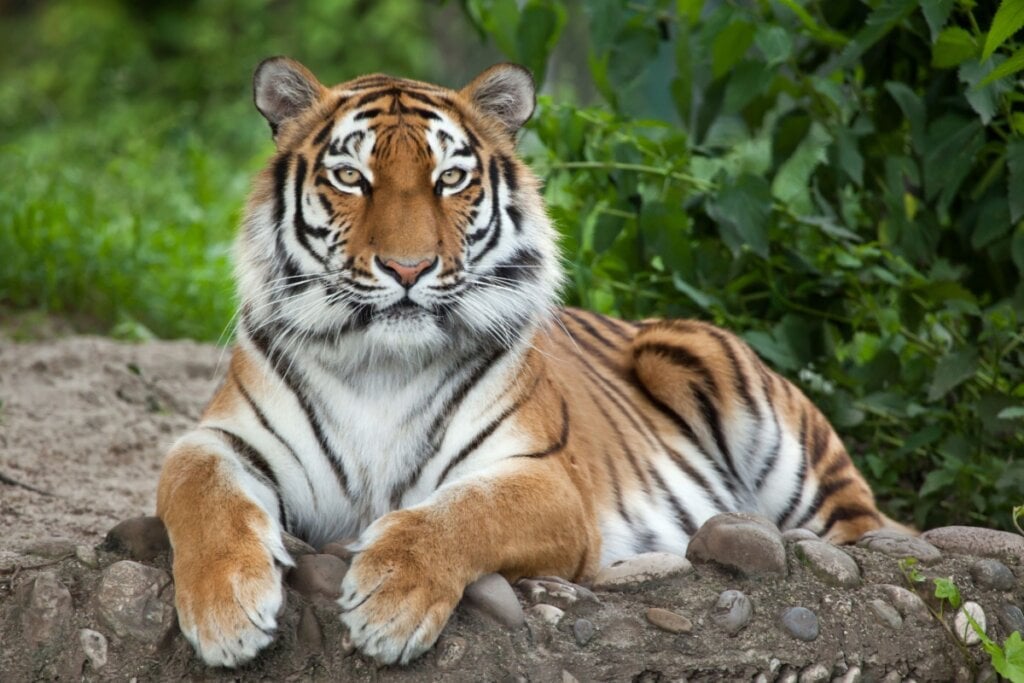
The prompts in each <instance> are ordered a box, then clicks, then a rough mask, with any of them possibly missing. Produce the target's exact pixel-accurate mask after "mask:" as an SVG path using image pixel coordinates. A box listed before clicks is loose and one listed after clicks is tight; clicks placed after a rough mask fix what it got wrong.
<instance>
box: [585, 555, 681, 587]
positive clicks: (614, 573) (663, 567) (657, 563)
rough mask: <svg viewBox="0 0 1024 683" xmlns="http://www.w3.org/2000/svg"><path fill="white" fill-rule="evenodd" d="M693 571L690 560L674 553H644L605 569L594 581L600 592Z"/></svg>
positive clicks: (614, 563) (612, 564)
mask: <svg viewBox="0 0 1024 683" xmlns="http://www.w3.org/2000/svg"><path fill="white" fill-rule="evenodd" d="M691 571H693V565H692V564H690V562H689V560H687V559H686V558H685V557H683V556H681V555H676V554H674V553H642V554H640V555H636V556H634V557H631V558H628V559H625V560H619V561H618V562H613V563H611V564H610V565H608V566H607V567H603V568H602V569H601V571H599V572H598V573H597V577H596V578H595V579H594V588H596V589H598V590H616V589H623V588H629V587H632V586H638V585H640V584H642V583H646V582H648V581H656V580H658V579H664V578H666V577H669V576H677V575H680V574H688V573H690V572H691Z"/></svg>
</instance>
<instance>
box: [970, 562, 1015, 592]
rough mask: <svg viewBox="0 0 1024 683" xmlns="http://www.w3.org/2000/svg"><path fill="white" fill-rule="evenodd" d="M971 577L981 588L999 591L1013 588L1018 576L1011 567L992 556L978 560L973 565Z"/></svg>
mask: <svg viewBox="0 0 1024 683" xmlns="http://www.w3.org/2000/svg"><path fill="white" fill-rule="evenodd" d="M971 578H973V579H974V583H976V584H977V585H978V586H980V587H981V588H991V589H993V590H997V591H1008V590H1013V588H1014V587H1015V586H1016V585H1017V578H1016V577H1015V576H1014V575H1013V572H1011V571H1010V568H1009V567H1007V566H1006V565H1005V564H1003V563H1002V562H1000V561H999V560H993V559H990V558H985V559H981V560H978V561H977V562H975V563H974V564H972V565H971Z"/></svg>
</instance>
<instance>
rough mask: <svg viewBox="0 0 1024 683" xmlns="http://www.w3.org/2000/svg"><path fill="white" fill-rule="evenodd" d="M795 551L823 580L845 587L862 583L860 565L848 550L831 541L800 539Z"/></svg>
mask: <svg viewBox="0 0 1024 683" xmlns="http://www.w3.org/2000/svg"><path fill="white" fill-rule="evenodd" d="M793 551H794V553H796V556H797V558H799V559H800V560H802V561H803V562H804V563H805V564H806V565H807V567H808V568H809V569H810V570H811V572H813V573H814V575H815V576H817V577H818V578H819V579H821V580H822V581H823V582H825V583H827V584H829V585H832V586H841V587H843V588H856V587H857V586H859V585H860V567H858V566H857V563H856V562H855V561H854V559H853V558H852V557H850V556H849V555H848V554H846V552H844V551H843V550H840V549H839V548H837V547H836V546H834V545H832V544H831V543H828V542H826V541H798V542H797V543H796V545H795V546H793Z"/></svg>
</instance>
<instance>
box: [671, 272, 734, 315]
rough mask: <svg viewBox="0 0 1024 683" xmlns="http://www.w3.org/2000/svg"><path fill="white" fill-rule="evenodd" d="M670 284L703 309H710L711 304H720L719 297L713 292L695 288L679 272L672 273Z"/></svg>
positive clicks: (719, 305)
mask: <svg viewBox="0 0 1024 683" xmlns="http://www.w3.org/2000/svg"><path fill="white" fill-rule="evenodd" d="M672 284H673V286H675V288H676V289H678V290H679V291H680V292H682V293H683V294H685V295H686V296H688V297H689V298H690V300H691V301H693V303H695V304H697V305H698V306H700V307H701V309H703V310H705V311H707V310H710V309H711V307H712V306H718V307H721V305H722V301H721V299H719V298H718V297H716V296H714V295H713V294H708V293H707V292H704V291H702V290H699V289H697V288H696V287H694V286H693V285H691V284H690V283H689V282H687V281H686V280H684V279H683V277H682V276H681V275H680V274H679V273H673V274H672Z"/></svg>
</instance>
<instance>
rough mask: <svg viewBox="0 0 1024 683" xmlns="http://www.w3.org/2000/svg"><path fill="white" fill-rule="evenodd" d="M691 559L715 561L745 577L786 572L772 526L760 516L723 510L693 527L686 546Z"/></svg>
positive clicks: (783, 551) (782, 548) (778, 536)
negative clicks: (696, 527)
mask: <svg viewBox="0 0 1024 683" xmlns="http://www.w3.org/2000/svg"><path fill="white" fill-rule="evenodd" d="M686 559H688V560H690V561H691V562H715V563H717V564H720V565H722V566H725V567H728V568H730V569H733V570H735V571H737V572H739V573H741V574H743V575H745V576H760V575H764V574H781V575H785V574H786V548H785V546H784V545H783V543H782V535H781V534H780V533H779V530H778V529H777V528H775V525H774V524H772V523H771V522H770V521H768V520H767V519H765V518H764V517H760V516H759V515H753V514H749V513H740V512H727V513H724V514H721V515H715V516H714V517H712V518H711V519H709V520H708V521H706V522H705V523H704V525H703V526H701V528H700V529H698V530H697V533H696V534H694V535H693V538H691V539H690V545H689V546H688V547H687V549H686Z"/></svg>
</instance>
